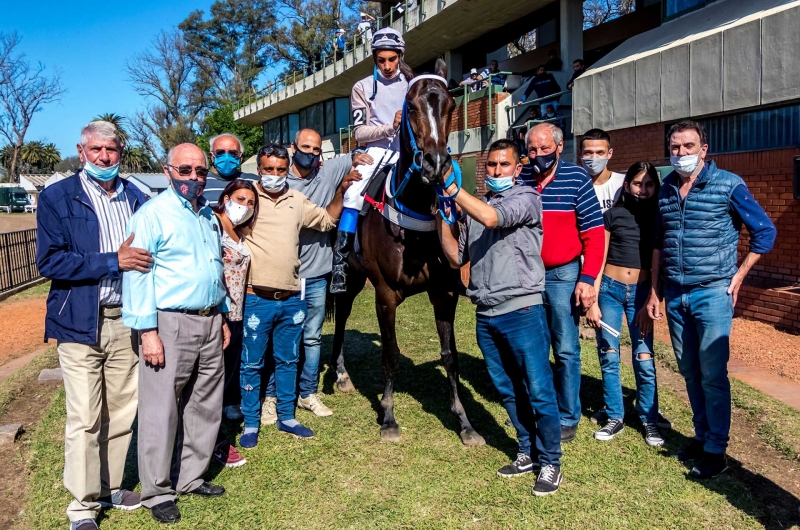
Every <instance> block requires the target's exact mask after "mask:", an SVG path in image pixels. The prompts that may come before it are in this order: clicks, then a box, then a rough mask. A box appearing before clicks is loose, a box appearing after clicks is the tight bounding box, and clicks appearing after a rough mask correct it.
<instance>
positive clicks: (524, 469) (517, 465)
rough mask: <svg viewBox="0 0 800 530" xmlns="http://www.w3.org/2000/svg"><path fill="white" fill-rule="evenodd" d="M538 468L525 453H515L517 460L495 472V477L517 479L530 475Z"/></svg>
mask: <svg viewBox="0 0 800 530" xmlns="http://www.w3.org/2000/svg"><path fill="white" fill-rule="evenodd" d="M535 467H536V468H538V467H539V466H538V465H537V464H535V463H534V462H533V460H531V457H529V456H528V455H526V454H525V453H517V459H516V460H514V461H513V462H511V463H510V464H508V465H505V466H503V467H501V468H500V469H498V470H497V476H498V477H503V478H512V477H519V476H522V475H527V474H528V473H532V472H533V470H534V468H535Z"/></svg>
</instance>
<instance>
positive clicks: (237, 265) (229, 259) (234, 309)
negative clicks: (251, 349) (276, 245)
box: [222, 230, 250, 321]
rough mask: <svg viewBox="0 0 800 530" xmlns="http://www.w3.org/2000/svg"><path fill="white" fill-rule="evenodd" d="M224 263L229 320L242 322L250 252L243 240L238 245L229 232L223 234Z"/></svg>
mask: <svg viewBox="0 0 800 530" xmlns="http://www.w3.org/2000/svg"><path fill="white" fill-rule="evenodd" d="M222 263H223V267H224V269H223V273H224V275H225V287H226V288H227V289H228V296H229V297H230V300H231V312H230V313H229V314H228V320H233V321H239V320H242V313H243V309H244V293H245V287H246V285H247V267H248V266H249V265H250V251H249V250H247V247H246V246H245V245H244V241H243V240H242V239H240V240H239V242H238V243H237V242H236V241H234V240H233V239H232V238H231V236H229V235H228V233H227V232H225V231H224V230H223V232H222Z"/></svg>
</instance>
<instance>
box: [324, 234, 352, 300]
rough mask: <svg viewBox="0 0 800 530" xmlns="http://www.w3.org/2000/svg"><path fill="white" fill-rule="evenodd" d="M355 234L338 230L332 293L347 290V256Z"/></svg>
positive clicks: (334, 253)
mask: <svg viewBox="0 0 800 530" xmlns="http://www.w3.org/2000/svg"><path fill="white" fill-rule="evenodd" d="M354 236H355V234H350V233H348V232H342V231H341V230H339V231H338V232H336V244H335V245H334V246H333V271H332V273H331V287H330V289H329V290H330V292H331V293H332V294H336V293H343V292H345V291H347V256H348V255H349V254H350V243H351V242H352V240H353V237H354Z"/></svg>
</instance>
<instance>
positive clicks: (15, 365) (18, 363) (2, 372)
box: [0, 346, 50, 383]
mask: <svg viewBox="0 0 800 530" xmlns="http://www.w3.org/2000/svg"><path fill="white" fill-rule="evenodd" d="M49 347H50V346H45V347H44V348H39V349H38V350H36V351H33V352H31V353H29V354H27V355H23V356H22V357H17V358H16V359H13V360H11V361H9V362H7V363H6V364H4V365H2V366H0V383H2V382H3V381H5V380H6V379H8V378H9V377H10V376H11V375H12V374H13V373H15V372H16V371H17V370H19V369H20V368H22V367H23V366H25V365H26V364H28V363H29V362H31V361H32V360H33V359H34V358H36V357H37V356H39V355H41V354H43V353H44V352H46V351H47V349H48V348H49Z"/></svg>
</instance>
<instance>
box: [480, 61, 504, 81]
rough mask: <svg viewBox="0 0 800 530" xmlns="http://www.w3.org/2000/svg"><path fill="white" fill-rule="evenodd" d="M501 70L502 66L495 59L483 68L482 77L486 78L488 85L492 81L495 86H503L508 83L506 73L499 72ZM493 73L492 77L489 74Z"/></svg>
mask: <svg viewBox="0 0 800 530" xmlns="http://www.w3.org/2000/svg"><path fill="white" fill-rule="evenodd" d="M499 71H500V67H499V66H498V63H497V61H496V60H495V59H492V61H491V62H490V63H489V66H487V67H486V68H484V69H483V72H481V75H480V77H481V79H484V80H486V86H488V85H489V84H490V82H491V84H492V85H494V86H503V85H505V84H506V75H505V74H500V73H498V72H499ZM490 74H491V79H490V78H489V75H490Z"/></svg>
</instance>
